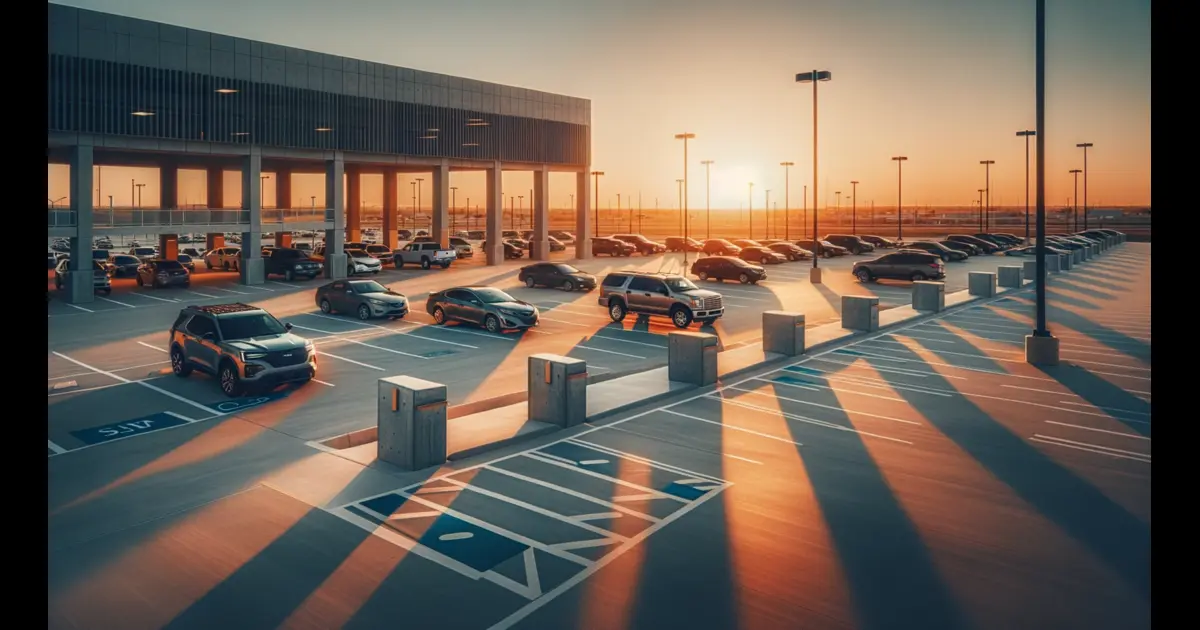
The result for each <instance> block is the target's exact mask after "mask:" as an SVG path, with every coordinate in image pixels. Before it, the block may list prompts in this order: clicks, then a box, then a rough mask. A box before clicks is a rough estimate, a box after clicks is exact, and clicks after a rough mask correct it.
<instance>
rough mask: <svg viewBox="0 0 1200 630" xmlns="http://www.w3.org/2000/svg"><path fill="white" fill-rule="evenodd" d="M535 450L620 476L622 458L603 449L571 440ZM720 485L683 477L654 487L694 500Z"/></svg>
mask: <svg viewBox="0 0 1200 630" xmlns="http://www.w3.org/2000/svg"><path fill="white" fill-rule="evenodd" d="M535 452H537V453H542V454H546V455H553V456H554V457H556V458H564V459H568V460H571V461H572V462H575V465H576V466H578V467H579V468H582V469H584V470H590V471H592V472H595V473H599V474H602V475H605V476H608V477H612V478H613V479H619V478H620V472H619V470H618V464H617V460H619V459H621V458H620V457H618V456H616V455H609V454H608V453H605V452H603V451H597V450H595V449H591V448H587V447H586V446H579V445H578V444H571V443H569V442H557V443H555V444H551V445H549V446H545V447H543V448H541V449H538V450H537V451H535ZM660 470H661V469H660ZM664 472H666V471H664ZM720 486H721V484H720V483H719V482H716V481H712V480H710V479H688V478H684V477H681V478H680V479H677V480H675V481H671V482H669V483H666V484H664V485H662V486H661V487H658V488H652V489H654V490H658V491H659V492H663V493H666V494H669V495H672V496H676V497H679V498H681V499H684V500H687V501H694V500H696V499H698V498H700V497H702V496H704V495H705V494H707V493H708V492H710V491H711V490H714V489H716V488H718V487H720Z"/></svg>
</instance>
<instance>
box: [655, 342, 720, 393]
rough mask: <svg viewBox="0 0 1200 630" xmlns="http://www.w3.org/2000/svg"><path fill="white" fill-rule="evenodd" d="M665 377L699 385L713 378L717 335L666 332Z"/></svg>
mask: <svg viewBox="0 0 1200 630" xmlns="http://www.w3.org/2000/svg"><path fill="white" fill-rule="evenodd" d="M667 380H671V381H676V382H679V383H690V384H692V385H698V386H700V387H703V386H705V385H712V384H713V383H716V382H717V336H716V335H709V334H707V333H694V332H673V333H670V334H669V335H667Z"/></svg>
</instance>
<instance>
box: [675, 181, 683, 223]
mask: <svg viewBox="0 0 1200 630" xmlns="http://www.w3.org/2000/svg"><path fill="white" fill-rule="evenodd" d="M675 183H676V184H677V185H678V187H679V201H678V202H677V203H678V205H679V212H680V213H681V214H680V216H679V230H680V231H683V214H682V212H683V180H682V179H677V180H675Z"/></svg>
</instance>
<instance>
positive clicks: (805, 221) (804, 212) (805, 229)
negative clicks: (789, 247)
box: [800, 184, 808, 238]
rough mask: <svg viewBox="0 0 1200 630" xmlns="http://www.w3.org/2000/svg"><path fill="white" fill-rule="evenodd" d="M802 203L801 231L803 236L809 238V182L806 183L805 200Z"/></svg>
mask: <svg viewBox="0 0 1200 630" xmlns="http://www.w3.org/2000/svg"><path fill="white" fill-rule="evenodd" d="M801 204H802V205H801V214H800V227H801V230H800V232H801V236H802V237H803V238H808V184H805V185H804V200H803V201H802V202H801Z"/></svg>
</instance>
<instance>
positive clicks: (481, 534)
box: [356, 492, 529, 572]
mask: <svg viewBox="0 0 1200 630" xmlns="http://www.w3.org/2000/svg"><path fill="white" fill-rule="evenodd" d="M407 501H408V499H407V497H405V496H403V495H401V494H397V493H395V492H393V493H390V494H385V495H383V496H381V497H376V498H374V499H368V500H366V501H363V502H361V503H359V505H361V506H362V507H365V508H367V509H369V510H371V511H373V512H376V513H378V514H381V515H383V516H391V515H392V514H395V513H396V511H397V510H399V509H400V507H401V506H402V505H404V504H405V502H407ZM356 511H357V510H356ZM418 511H422V512H424V511H428V508H426V507H424V506H421V507H420V508H419V510H418ZM403 522H404V521H403V520H401V521H399V523H403ZM397 531H401V532H402V533H403V530H399V529H398V530H397ZM416 540H417V542H419V543H421V544H422V545H424V546H426V547H428V548H430V549H432V550H433V551H436V552H438V553H440V554H442V555H444V556H446V557H447V558H450V559H452V560H455V561H458V562H461V563H463V564H465V565H467V566H469V567H471V568H472V569H475V570H476V571H480V572H483V571H487V570H489V569H491V568H493V567H495V566H496V565H498V564H500V563H502V562H504V561H505V560H508V559H509V558H512V557H513V556H516V555H518V554H521V553H524V552H525V550H526V549H529V546H528V545H526V544H524V543H520V542H517V541H515V540H513V539H511V538H508V537H505V536H501V535H500V534H497V533H495V532H493V531H491V530H487V529H484V528H482V527H478V526H476V525H473V524H471V523H468V522H466V521H464V520H462V519H459V518H456V517H454V516H450V515H449V514H442V515H441V516H438V517H437V518H435V519H434V521H433V523H432V524H431V525H429V527H428V528H427V529H425V531H424V532H423V533H422V534H421V536H420V537H419V538H417V539H416Z"/></svg>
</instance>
